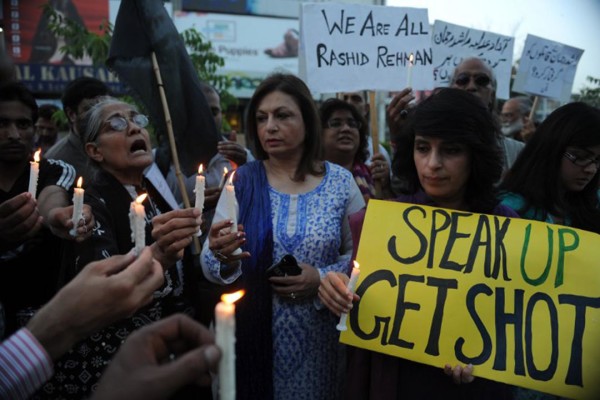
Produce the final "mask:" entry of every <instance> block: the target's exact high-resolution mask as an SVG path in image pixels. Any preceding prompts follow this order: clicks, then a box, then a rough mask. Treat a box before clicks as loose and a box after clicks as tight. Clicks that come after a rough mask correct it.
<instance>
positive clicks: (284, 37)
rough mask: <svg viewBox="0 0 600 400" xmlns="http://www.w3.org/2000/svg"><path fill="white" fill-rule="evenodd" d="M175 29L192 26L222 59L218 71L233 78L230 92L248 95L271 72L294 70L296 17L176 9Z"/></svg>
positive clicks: (296, 34)
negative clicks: (190, 11)
mask: <svg viewBox="0 0 600 400" xmlns="http://www.w3.org/2000/svg"><path fill="white" fill-rule="evenodd" d="M173 22H175V26H176V27H177V30H178V31H179V32H183V31H184V30H186V29H189V28H194V29H196V30H197V31H198V32H200V33H202V34H203V35H204V36H205V37H206V38H207V39H208V40H210V42H211V43H212V47H213V50H214V51H215V53H216V54H218V55H219V56H221V57H223V58H224V59H225V66H224V67H223V68H222V69H221V70H220V71H219V73H221V74H224V75H227V76H229V77H230V78H231V79H232V81H233V87H232V88H231V89H230V91H231V93H232V94H233V95H234V96H236V97H241V98H248V97H251V96H252V94H253V93H254V89H255V88H256V87H257V86H258V84H260V82H261V80H262V79H264V78H265V77H266V76H267V75H269V74H270V73H272V72H276V71H277V72H287V73H293V74H297V73H298V45H299V39H300V33H299V27H298V20H295V19H287V18H266V17H253V16H247V15H226V14H213V13H208V14H202V13H186V12H176V13H175V15H174V17H173Z"/></svg>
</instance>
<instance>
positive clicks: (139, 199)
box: [135, 193, 148, 204]
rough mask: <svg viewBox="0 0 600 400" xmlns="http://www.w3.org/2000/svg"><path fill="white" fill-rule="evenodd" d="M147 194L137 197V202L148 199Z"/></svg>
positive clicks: (140, 202)
mask: <svg viewBox="0 0 600 400" xmlns="http://www.w3.org/2000/svg"><path fill="white" fill-rule="evenodd" d="M146 196H148V193H144V194H140V195H139V196H138V197H137V199H135V202H136V203H138V204H142V203H143V202H144V200H146Z"/></svg>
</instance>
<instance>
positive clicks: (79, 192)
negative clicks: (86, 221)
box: [69, 176, 84, 236]
mask: <svg viewBox="0 0 600 400" xmlns="http://www.w3.org/2000/svg"><path fill="white" fill-rule="evenodd" d="M82 182H83V178H82V177H81V176H80V177H79V179H77V187H76V188H75V192H74V193H73V216H71V221H73V228H72V229H71V230H70V231H69V234H70V235H71V236H77V226H78V225H79V220H80V219H83V194H84V190H83V189H82V188H81V184H82Z"/></svg>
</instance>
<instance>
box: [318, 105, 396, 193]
mask: <svg viewBox="0 0 600 400" xmlns="http://www.w3.org/2000/svg"><path fill="white" fill-rule="evenodd" d="M319 114H320V117H321V124H322V126H323V147H324V152H325V159H326V160H327V161H330V162H332V163H335V164H338V165H340V166H342V167H344V168H346V169H347V170H348V171H350V172H352V175H353V176H354V180H355V181H356V184H357V185H358V187H359V188H360V191H361V193H362V195H363V198H364V199H365V202H366V201H368V200H369V199H370V198H374V197H376V192H375V182H379V183H380V185H381V189H382V193H380V194H379V197H380V198H384V199H389V198H392V197H394V193H393V192H392V190H391V188H390V166H389V164H388V163H387V161H386V159H385V157H384V156H383V155H382V154H379V153H378V154H376V155H374V156H373V157H372V163H371V165H370V166H367V165H366V161H367V157H368V150H367V146H368V143H367V140H368V134H369V132H368V129H367V122H366V121H365V119H364V117H363V116H362V115H361V114H360V113H359V112H358V110H357V109H356V107H354V106H353V105H352V104H349V103H347V102H345V101H342V100H339V99H329V100H326V101H325V102H324V103H323V104H322V105H321V107H320V109H319Z"/></svg>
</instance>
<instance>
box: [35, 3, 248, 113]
mask: <svg viewBox="0 0 600 400" xmlns="http://www.w3.org/2000/svg"><path fill="white" fill-rule="evenodd" d="M44 15H45V17H46V18H48V21H49V24H48V25H49V29H50V31H51V32H52V33H53V34H54V35H56V36H62V37H65V38H68V40H66V44H65V45H64V46H62V47H61V49H60V50H61V51H62V52H63V53H64V54H65V55H67V56H70V57H72V58H73V59H81V58H86V57H89V58H90V59H91V62H92V64H93V65H94V66H105V62H106V59H107V58H108V51H109V49H110V42H111V40H112V32H113V25H112V24H111V23H110V22H109V21H105V22H103V23H102V24H101V25H100V32H101V34H97V33H94V32H90V31H89V30H88V29H87V28H86V27H85V26H82V25H81V24H79V23H77V22H76V21H73V20H71V19H68V18H64V17H63V15H62V14H61V13H59V12H57V11H56V10H55V9H54V8H53V7H52V5H50V3H47V4H46V5H45V6H44ZM180 35H181V37H182V39H183V42H184V44H185V46H186V48H187V49H188V54H189V56H190V58H191V60H192V64H193V65H194V68H195V69H196V72H197V73H198V76H199V78H200V80H201V81H203V82H206V83H208V84H210V85H212V86H214V87H215V88H216V89H217V91H218V92H219V93H220V95H221V106H222V108H223V109H224V110H226V109H227V107H228V106H230V105H235V104H237V99H236V98H235V97H234V96H233V95H232V94H231V93H229V91H228V90H229V88H230V87H231V79H230V78H229V77H228V76H226V75H221V74H219V73H218V72H217V71H218V69H219V68H220V67H223V66H224V65H225V60H224V59H223V57H221V56H219V55H218V54H216V53H215V52H214V51H213V49H212V43H211V42H210V41H208V40H207V39H206V38H205V37H204V35H202V34H201V33H200V32H198V31H197V30H196V29H194V28H190V29H186V30H185V31H183V32H182V33H181V34H180Z"/></svg>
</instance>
